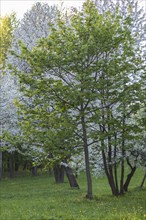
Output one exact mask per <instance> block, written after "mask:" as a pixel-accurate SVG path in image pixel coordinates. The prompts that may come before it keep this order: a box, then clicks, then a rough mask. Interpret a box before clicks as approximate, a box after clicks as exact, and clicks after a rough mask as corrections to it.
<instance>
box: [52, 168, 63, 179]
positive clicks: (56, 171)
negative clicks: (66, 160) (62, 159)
mask: <svg viewBox="0 0 146 220" xmlns="http://www.w3.org/2000/svg"><path fill="white" fill-rule="evenodd" d="M53 170H54V177H55V182H56V183H64V167H63V166H62V165H61V166H60V165H55V167H54V168H53Z"/></svg>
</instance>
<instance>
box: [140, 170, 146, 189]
mask: <svg viewBox="0 0 146 220" xmlns="http://www.w3.org/2000/svg"><path fill="white" fill-rule="evenodd" d="M145 179H146V173H145V175H144V177H143V179H142V182H141V185H140V188H142V187H143V185H144V181H145Z"/></svg>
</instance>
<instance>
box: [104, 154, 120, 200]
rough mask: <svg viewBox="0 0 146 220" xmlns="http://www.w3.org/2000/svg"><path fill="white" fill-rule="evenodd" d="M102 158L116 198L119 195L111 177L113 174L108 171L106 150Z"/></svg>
mask: <svg viewBox="0 0 146 220" xmlns="http://www.w3.org/2000/svg"><path fill="white" fill-rule="evenodd" d="M102 158H103V164H104V169H105V173H106V176H107V179H108V183H109V185H110V188H111V191H112V194H113V195H114V196H117V195H118V193H117V191H116V188H115V185H114V181H113V177H112V176H111V174H110V172H109V170H108V166H107V161H106V156H105V152H104V150H102Z"/></svg>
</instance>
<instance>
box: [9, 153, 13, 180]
mask: <svg viewBox="0 0 146 220" xmlns="http://www.w3.org/2000/svg"><path fill="white" fill-rule="evenodd" d="M9 168H10V178H14V158H13V153H10V156H9Z"/></svg>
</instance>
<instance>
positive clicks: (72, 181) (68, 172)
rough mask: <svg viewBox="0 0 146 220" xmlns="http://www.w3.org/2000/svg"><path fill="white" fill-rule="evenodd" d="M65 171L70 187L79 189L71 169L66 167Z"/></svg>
mask: <svg viewBox="0 0 146 220" xmlns="http://www.w3.org/2000/svg"><path fill="white" fill-rule="evenodd" d="M65 171H66V176H67V178H68V181H69V183H70V186H71V187H73V188H78V189H79V185H78V183H77V180H76V178H75V175H74V174H73V171H72V169H71V168H70V167H69V166H66V167H65Z"/></svg>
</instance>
